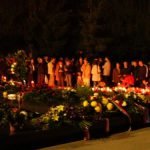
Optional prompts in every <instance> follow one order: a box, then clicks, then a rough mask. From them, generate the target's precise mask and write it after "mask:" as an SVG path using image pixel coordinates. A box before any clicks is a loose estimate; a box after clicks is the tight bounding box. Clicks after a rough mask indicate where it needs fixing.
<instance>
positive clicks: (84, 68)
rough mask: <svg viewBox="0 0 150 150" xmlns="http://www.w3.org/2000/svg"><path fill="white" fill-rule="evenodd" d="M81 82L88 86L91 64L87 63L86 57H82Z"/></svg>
mask: <svg viewBox="0 0 150 150" xmlns="http://www.w3.org/2000/svg"><path fill="white" fill-rule="evenodd" d="M81 71H82V79H83V84H84V85H85V86H88V87H90V77H91V65H90V64H89V62H88V60H87V58H85V59H84V62H83V65H82V67H81Z"/></svg>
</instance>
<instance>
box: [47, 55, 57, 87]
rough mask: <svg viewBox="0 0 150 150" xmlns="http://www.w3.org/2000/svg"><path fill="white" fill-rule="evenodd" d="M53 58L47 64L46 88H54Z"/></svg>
mask: <svg viewBox="0 0 150 150" xmlns="http://www.w3.org/2000/svg"><path fill="white" fill-rule="evenodd" d="M55 61H56V59H55V58H52V59H51V61H50V62H49V63H48V75H49V80H48V86H49V87H54V86H55Z"/></svg>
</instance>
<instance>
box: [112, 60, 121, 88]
mask: <svg viewBox="0 0 150 150" xmlns="http://www.w3.org/2000/svg"><path fill="white" fill-rule="evenodd" d="M120 76H121V75H120V64H119V63H118V62H117V63H116V66H115V68H114V69H113V74H112V82H113V83H114V85H115V86H116V85H117V84H118V83H119V82H120Z"/></svg>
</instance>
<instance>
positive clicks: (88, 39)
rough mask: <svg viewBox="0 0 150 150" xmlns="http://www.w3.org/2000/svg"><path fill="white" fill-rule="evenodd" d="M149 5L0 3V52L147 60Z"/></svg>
mask: <svg viewBox="0 0 150 150" xmlns="http://www.w3.org/2000/svg"><path fill="white" fill-rule="evenodd" d="M149 27H150V1H149V0H142V1H141V0H122V1H120V0H111V1H110V0H85V1H83V0H11V1H10V0H5V1H2V0H0V53H1V54H5V55H6V54H7V53H9V52H14V51H16V50H17V49H25V50H26V51H27V52H30V51H32V52H33V53H34V54H36V55H45V54H48V55H55V56H62V55H63V56H66V55H67V56H74V55H77V54H78V51H79V50H82V51H83V52H84V54H92V55H99V54H102V53H105V54H107V55H110V56H114V57H118V58H119V59H122V58H124V57H126V58H131V59H132V58H133V59H134V58H140V57H141V58H143V59H147V60H148V59H149V54H150V52H149V47H150V28H149Z"/></svg>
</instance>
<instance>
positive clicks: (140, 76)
mask: <svg viewBox="0 0 150 150" xmlns="http://www.w3.org/2000/svg"><path fill="white" fill-rule="evenodd" d="M145 78H146V67H145V66H140V67H139V69H138V80H139V81H140V82H141V81H142V80H144V79H145Z"/></svg>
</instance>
